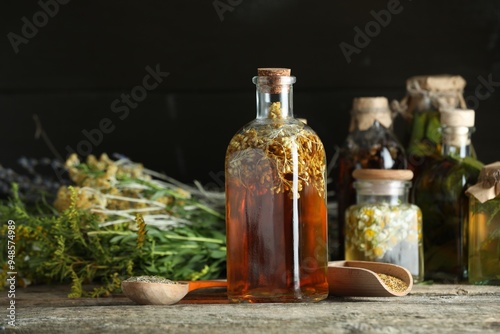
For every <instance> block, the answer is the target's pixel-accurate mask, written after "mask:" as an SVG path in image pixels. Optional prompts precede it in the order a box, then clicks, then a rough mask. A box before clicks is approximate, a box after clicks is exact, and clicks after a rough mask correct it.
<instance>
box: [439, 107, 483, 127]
mask: <svg viewBox="0 0 500 334" xmlns="http://www.w3.org/2000/svg"><path fill="white" fill-rule="evenodd" d="M440 113H441V125H442V126H444V127H446V126H449V127H468V128H471V127H473V126H474V116H475V112H474V110H471V109H451V110H441V112H440Z"/></svg>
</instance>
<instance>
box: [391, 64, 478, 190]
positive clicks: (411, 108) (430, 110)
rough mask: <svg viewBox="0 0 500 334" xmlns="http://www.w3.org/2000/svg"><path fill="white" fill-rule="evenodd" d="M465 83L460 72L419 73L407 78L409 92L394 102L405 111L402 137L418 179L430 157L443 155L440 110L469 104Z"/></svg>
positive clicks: (409, 165) (396, 106)
mask: <svg viewBox="0 0 500 334" xmlns="http://www.w3.org/2000/svg"><path fill="white" fill-rule="evenodd" d="M465 85H466V81H465V79H464V78H463V77H462V76H460V75H448V74H440V75H417V76H413V77H410V78H408V79H407V80H406V96H405V97H404V98H403V99H402V100H401V101H400V102H398V101H393V102H392V104H393V109H395V110H398V111H399V112H401V113H402V115H403V118H404V120H405V124H404V125H405V126H404V131H403V132H404V133H403V134H402V135H401V139H402V142H403V145H404V146H405V148H406V153H407V156H408V168H409V169H411V170H412V171H413V172H414V174H415V176H414V180H416V179H417V177H418V174H419V173H420V171H421V170H422V169H425V168H426V164H427V161H428V160H429V159H430V160H432V159H433V158H436V157H439V156H440V155H441V131H440V128H441V123H440V114H439V112H440V111H441V110H453V109H456V108H461V109H465V108H466V103H465V99H464V97H463V91H464V88H465ZM473 156H475V155H474V153H473Z"/></svg>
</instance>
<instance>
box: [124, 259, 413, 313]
mask: <svg viewBox="0 0 500 334" xmlns="http://www.w3.org/2000/svg"><path fill="white" fill-rule="evenodd" d="M378 274H385V275H389V276H392V277H393V278H398V279H399V280H401V281H403V282H404V283H405V284H406V286H405V288H404V289H398V290H394V289H391V287H390V286H388V285H387V284H386V283H384V281H383V280H382V278H380V276H379V275H378ZM328 284H329V291H330V295H332V296H351V297H400V296H404V295H406V294H408V292H410V290H411V288H412V286H413V278H412V276H411V274H410V272H409V271H408V270H406V269H405V268H403V267H400V266H397V265H394V264H389V263H378V262H367V261H334V262H329V263H328ZM213 287H227V281H225V280H220V281H217V280H215V281H203V280H202V281H168V280H167V281H166V282H161V283H160V282H144V281H128V280H125V281H123V282H122V290H123V293H124V294H125V295H126V296H127V297H128V298H130V299H131V300H133V301H135V302H136V303H138V304H150V305H172V304H175V303H177V302H179V301H180V300H181V299H182V298H184V297H185V296H186V295H187V294H188V293H189V292H191V291H193V290H197V289H205V288H213Z"/></svg>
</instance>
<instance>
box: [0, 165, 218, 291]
mask: <svg viewBox="0 0 500 334" xmlns="http://www.w3.org/2000/svg"><path fill="white" fill-rule="evenodd" d="M66 167H67V169H68V172H69V175H70V177H71V179H72V180H73V183H74V184H73V185H70V186H63V187H61V188H60V189H59V192H58V194H57V199H56V201H55V202H54V203H53V204H52V203H47V202H46V201H44V200H43V198H41V199H40V201H39V202H38V203H37V205H36V206H29V207H28V206H27V205H26V204H25V203H23V202H22V200H21V199H20V198H19V196H18V190H17V185H16V184H13V191H12V193H13V195H12V196H11V198H9V200H8V201H4V202H2V203H0V216H1V217H2V220H3V221H4V222H5V223H4V224H3V225H2V226H1V229H0V236H1V237H0V247H1V249H3V250H6V249H7V240H8V239H7V224H6V222H7V221H8V220H14V221H15V222H16V229H15V232H16V237H15V243H16V257H15V268H16V271H17V272H18V284H20V285H28V284H47V283H53V282H60V283H70V284H71V293H70V295H69V296H70V297H82V296H92V297H97V296H106V295H109V294H112V293H117V292H120V285H121V281H122V280H124V279H126V278H128V277H130V276H139V275H158V276H163V277H166V278H169V279H173V280H197V279H211V278H221V277H222V276H223V275H224V274H225V260H226V247H225V223H224V213H223V211H224V210H223V208H224V204H223V203H224V202H223V198H224V194H223V193H219V192H207V191H205V190H203V189H202V188H201V187H198V188H196V187H192V186H188V185H184V184H182V183H180V182H178V181H176V180H172V179H171V178H169V177H167V176H166V175H163V174H160V173H157V172H154V171H151V170H148V169H146V168H144V167H143V166H142V165H140V164H137V163H134V162H132V161H130V160H128V159H125V158H122V159H119V160H116V161H113V160H111V159H109V158H108V157H107V156H106V155H102V156H101V157H100V159H99V160H97V159H96V158H95V157H93V156H89V157H88V158H87V161H86V162H85V163H82V162H80V161H79V159H78V158H77V157H76V156H72V157H70V158H69V159H68V161H67V162H66ZM0 254H1V255H0V261H1V263H2V267H1V268H0V284H1V285H5V282H6V280H5V278H6V275H7V271H9V270H7V253H6V252H5V251H2V252H1V253H0Z"/></svg>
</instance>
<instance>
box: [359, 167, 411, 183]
mask: <svg viewBox="0 0 500 334" xmlns="http://www.w3.org/2000/svg"><path fill="white" fill-rule="evenodd" d="M352 176H353V177H354V178H355V179H357V180H389V181H390V180H395V181H409V180H411V179H412V178H413V172H412V171H411V170H409V169H369V168H367V169H355V170H354V171H353V172H352Z"/></svg>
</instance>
